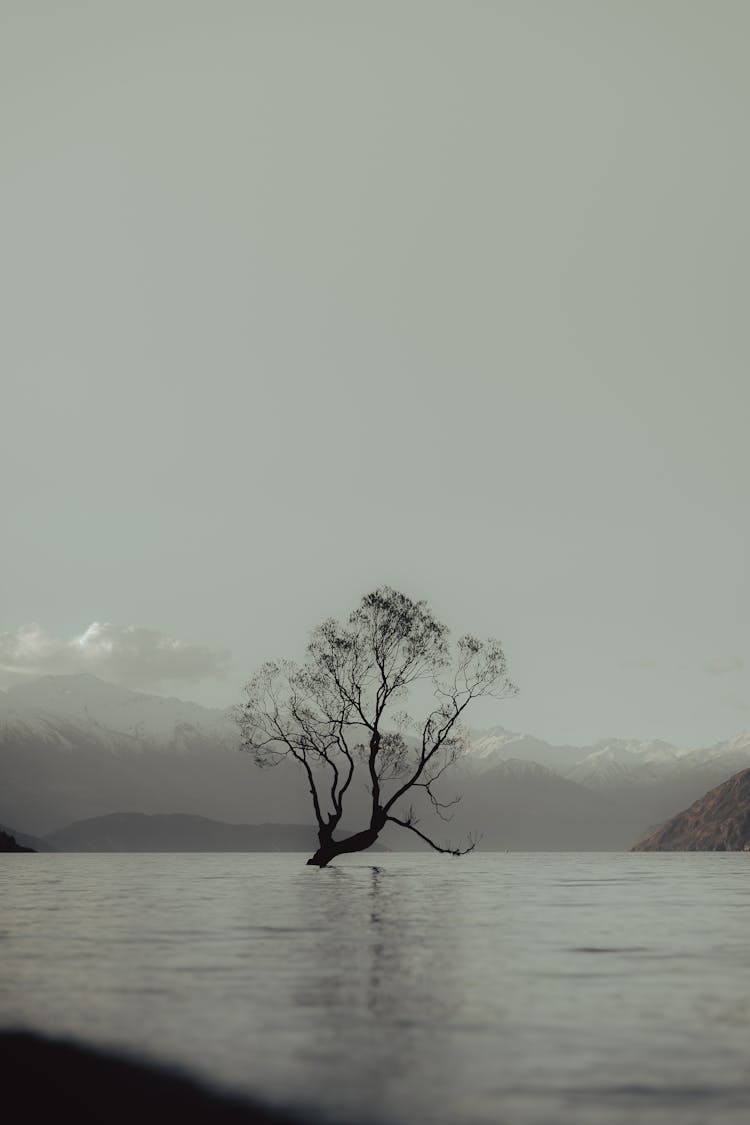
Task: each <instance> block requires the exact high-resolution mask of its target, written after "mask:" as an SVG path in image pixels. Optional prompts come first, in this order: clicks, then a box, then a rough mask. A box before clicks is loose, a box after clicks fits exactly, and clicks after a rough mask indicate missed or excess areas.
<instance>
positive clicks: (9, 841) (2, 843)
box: [0, 829, 34, 852]
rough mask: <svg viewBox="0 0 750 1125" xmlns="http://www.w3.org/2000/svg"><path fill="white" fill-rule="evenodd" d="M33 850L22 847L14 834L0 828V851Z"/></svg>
mask: <svg viewBox="0 0 750 1125" xmlns="http://www.w3.org/2000/svg"><path fill="white" fill-rule="evenodd" d="M33 850H34V849H33V848H24V847H23V846H22V845H21V844H19V843H18V841H17V840H16V838H15V836H11V834H10V833H9V832H3V830H2V829H0V852H33Z"/></svg>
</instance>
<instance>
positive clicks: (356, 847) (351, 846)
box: [307, 828, 380, 867]
mask: <svg viewBox="0 0 750 1125" xmlns="http://www.w3.org/2000/svg"><path fill="white" fill-rule="evenodd" d="M379 835H380V830H379V829H375V828H366V829H365V830H364V831H363V832H355V833H354V835H353V836H349V837H348V838H347V839H346V840H332V839H330V838H329V839H324V840H321V841H320V847H319V848H318V850H317V851H316V852H315V855H311V856H310V858H309V859H308V861H307V866H308V867H327V866H328V864H329V863H330V862H331V860H332V859H335V858H336V856H339V855H347V854H349V853H350V852H364V851H367V849H368V848H371V847H372V845H373V844H374V843H375V841H376V840H377V838H378V836H379Z"/></svg>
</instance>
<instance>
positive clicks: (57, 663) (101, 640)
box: [0, 621, 229, 688]
mask: <svg viewBox="0 0 750 1125" xmlns="http://www.w3.org/2000/svg"><path fill="white" fill-rule="evenodd" d="M228 660H229V654H228V653H226V652H214V651H213V650H211V649H209V648H206V647H205V646H203V645H194V644H189V643H188V642H187V641H180V640H176V639H175V638H174V637H169V636H167V635H166V633H160V632H158V631H157V630H155V629H144V628H142V627H141V626H139V625H113V624H111V623H110V622H99V621H94V622H92V624H91V625H89V627H88V629H85V630H84V632H83V633H81V634H80V635H79V636H76V637H71V638H69V639H68V640H64V639H61V638H58V637H53V636H51V635H50V634H49V633H47V632H46V631H45V630H44V629H43V628H42V627H41V626H40V625H22V626H21V627H20V628H18V629H16V630H15V631H13V632H9V633H0V679H1V680H3V681H5V683H6V684H7V683H9V682H12V681H13V680H17V679H18V678H19V677H21V676H28V675H35V676H40V675H66V674H71V673H75V672H91V673H92V674H93V675H95V676H101V678H102V679H104V680H110V681H112V682H113V683H118V684H123V685H125V686H126V687H131V688H155V687H157V686H158V685H159V684H160V683H161V682H162V681H163V680H189V681H193V682H195V681H196V680H203V679H206V678H211V677H220V676H223V675H224V673H225V669H226V665H227V663H228Z"/></svg>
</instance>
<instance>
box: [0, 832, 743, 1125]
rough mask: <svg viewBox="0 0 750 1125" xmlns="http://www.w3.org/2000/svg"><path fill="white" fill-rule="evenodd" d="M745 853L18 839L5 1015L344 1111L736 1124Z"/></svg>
mask: <svg viewBox="0 0 750 1125" xmlns="http://www.w3.org/2000/svg"><path fill="white" fill-rule="evenodd" d="M748 862H750V861H749V860H748V857H747V856H742V855H728V854H722V855H690V856H687V855H654V854H641V855H628V854H624V855H599V856H592V855H581V856H574V855H475V856H472V857H468V858H466V859H463V860H458V861H456V860H451V859H446V858H443V857H438V856H435V857H433V856H429V855H425V856H421V855H420V856H407V855H387V856H383V857H381V856H378V857H377V862H376V863H375V864H373V862H372V857H367V856H366V855H362V856H355V857H350V858H349V859H348V860H347V861H345V862H341V863H340V865H339V866H333V867H330V868H327V869H324V870H322V871H320V870H318V869H315V868H308V867H306V866H304V863H303V857H301V856H289V855H275V856H270V855H269V856H261V855H153V856H143V855H139V856H121V855H120V856H118V855H99V856H73V855H39V856H11V857H7V858H5V859H4V860H3V864H2V867H0V894H1V895H2V898H1V899H0V901H1V902H2V913H1V914H0V1022H2V1023H3V1024H5V1025H8V1024H13V1023H16V1024H19V1023H20V1024H23V1025H25V1026H30V1027H36V1028H42V1029H48V1030H54V1031H56V1032H66V1033H72V1034H75V1035H77V1036H81V1037H83V1038H86V1039H90V1040H95V1041H97V1042H104V1043H115V1044H119V1045H125V1046H127V1047H128V1048H131V1049H135V1050H137V1051H140V1052H141V1053H145V1054H148V1055H151V1056H154V1057H157V1058H166V1059H169V1060H176V1061H178V1062H181V1063H183V1064H184V1065H188V1066H190V1067H193V1068H195V1069H196V1070H197V1071H198V1072H199V1073H200V1074H201V1075H202V1076H207V1077H208V1078H210V1079H212V1080H213V1081H215V1082H217V1083H225V1084H230V1085H234V1086H240V1087H242V1088H246V1089H252V1090H254V1091H257V1092H258V1093H261V1094H263V1095H265V1096H268V1097H270V1098H272V1099H276V1100H279V1101H282V1102H286V1103H299V1104H302V1105H310V1106H314V1107H316V1108H317V1109H318V1110H320V1111H321V1112H322V1113H323V1114H324V1115H327V1116H329V1117H330V1118H331V1119H334V1120H335V1119H337V1118H338V1119H343V1118H346V1117H349V1118H350V1119H353V1120H360V1121H372V1122H376V1121H380V1122H383V1123H386V1125H388V1123H394V1125H400V1123H401V1122H406V1121H410V1122H413V1121H414V1120H418V1121H434V1122H438V1123H443V1122H445V1123H447V1122H477V1123H480V1122H486V1123H489V1122H497V1121H501V1120H507V1121H510V1122H517V1123H520V1125H524V1123H534V1125H537V1123H539V1125H540V1123H542V1122H545V1123H548V1122H552V1121H555V1122H561V1123H563V1125H574V1123H575V1125H589V1123H590V1125H604V1123H606V1125H625V1123H628V1125H630V1123H631V1122H635V1121H637V1122H643V1123H647V1125H652V1123H653V1125H661V1123H662V1122H663V1123H669V1125H678V1123H679V1125H684V1123H689V1122H696V1123H697V1122H710V1123H711V1125H714V1123H725V1122H726V1123H730V1122H731V1123H734V1122H740V1121H742V1122H743V1125H744V1122H745V1121H746V1120H747V1119H748V1112H749V1110H750V1096H749V1093H748V1089H749V1086H750V1055H749V1051H750V1046H749V1036H748V1031H750V945H749V944H748V942H747V936H746V935H747V920H748V915H747V909H748V906H750V881H749V877H750V872H749V871H748Z"/></svg>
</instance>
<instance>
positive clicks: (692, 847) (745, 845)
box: [632, 769, 750, 852]
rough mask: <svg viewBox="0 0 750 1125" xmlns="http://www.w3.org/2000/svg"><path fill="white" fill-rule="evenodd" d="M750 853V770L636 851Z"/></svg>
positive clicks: (712, 792)
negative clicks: (746, 851) (747, 851)
mask: <svg viewBox="0 0 750 1125" xmlns="http://www.w3.org/2000/svg"><path fill="white" fill-rule="evenodd" d="M745 850H750V769H748V770H741V771H740V773H737V774H735V775H734V777H730V778H729V780H728V781H725V782H723V783H722V784H721V785H717V786H716V788H715V789H711V790H710V791H709V792H708V793H706V795H705V796H704V797H700V798H699V799H698V800H697V801H695V802H694V803H693V804H692V805H691V806H690V808H689V809H685V811H684V812H681V813H678V814H677V816H673V817H672V819H671V820H668V821H666V823H665V824H662V825H660V826H659V828H657V829H656V830H655V831H654V832H651V833H650V834H649V835H648V836H644V838H643V839H642V840H639V841H638V843H637V844H636V845H635V847H634V848H632V851H634V852H741V851H745Z"/></svg>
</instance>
